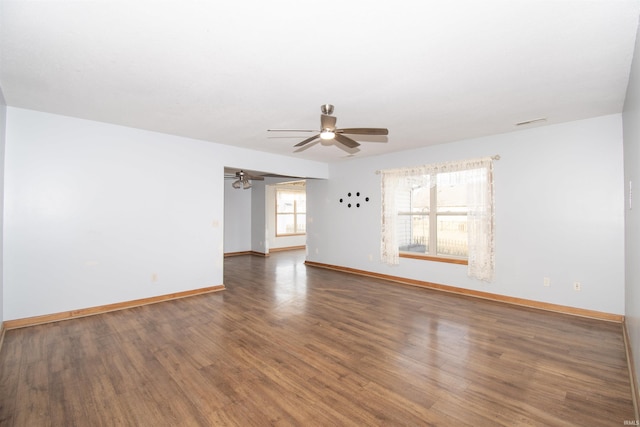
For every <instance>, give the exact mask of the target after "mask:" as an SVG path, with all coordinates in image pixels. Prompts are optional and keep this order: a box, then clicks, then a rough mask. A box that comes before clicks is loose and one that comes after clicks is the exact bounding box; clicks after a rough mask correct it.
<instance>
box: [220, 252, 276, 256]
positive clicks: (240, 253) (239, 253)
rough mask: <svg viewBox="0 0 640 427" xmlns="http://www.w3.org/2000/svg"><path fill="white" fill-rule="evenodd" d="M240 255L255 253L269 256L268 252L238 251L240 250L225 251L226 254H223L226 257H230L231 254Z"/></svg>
mask: <svg viewBox="0 0 640 427" xmlns="http://www.w3.org/2000/svg"><path fill="white" fill-rule="evenodd" d="M241 255H256V256H263V257H267V256H269V254H266V253H264V252H258V251H240V252H227V253H226V254H224V257H225V258H228V257H232V256H241Z"/></svg>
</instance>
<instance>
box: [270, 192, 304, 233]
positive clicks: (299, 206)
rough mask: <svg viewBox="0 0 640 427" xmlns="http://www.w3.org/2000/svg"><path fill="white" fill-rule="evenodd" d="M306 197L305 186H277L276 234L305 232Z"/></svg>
mask: <svg viewBox="0 0 640 427" xmlns="http://www.w3.org/2000/svg"><path fill="white" fill-rule="evenodd" d="M306 197H307V196H306V192H305V190H304V188H302V189H296V188H276V236H292V235H300V234H305V232H306V225H307V203H306Z"/></svg>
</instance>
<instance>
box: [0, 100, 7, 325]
mask: <svg viewBox="0 0 640 427" xmlns="http://www.w3.org/2000/svg"><path fill="white" fill-rule="evenodd" d="M6 128H7V104H6V102H5V100H4V95H3V93H2V88H0V225H1V224H2V223H3V222H4V148H5V140H6ZM3 235H4V233H3V228H2V227H1V226H0V324H2V320H3V319H4V317H3V306H4V304H3V300H4V266H3V262H4V256H3V247H4V245H3V244H2V242H3V240H4V237H3Z"/></svg>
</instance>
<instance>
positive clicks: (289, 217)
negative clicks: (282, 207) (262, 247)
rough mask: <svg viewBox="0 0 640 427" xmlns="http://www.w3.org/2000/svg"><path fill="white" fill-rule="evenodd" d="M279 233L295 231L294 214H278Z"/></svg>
mask: <svg viewBox="0 0 640 427" xmlns="http://www.w3.org/2000/svg"><path fill="white" fill-rule="evenodd" d="M277 217H278V218H277V229H276V233H277V234H293V233H295V230H294V224H293V219H294V217H293V214H278V215H277Z"/></svg>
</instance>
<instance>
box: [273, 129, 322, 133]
mask: <svg viewBox="0 0 640 427" xmlns="http://www.w3.org/2000/svg"><path fill="white" fill-rule="evenodd" d="M267 132H318V131H317V130H309V129H267Z"/></svg>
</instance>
